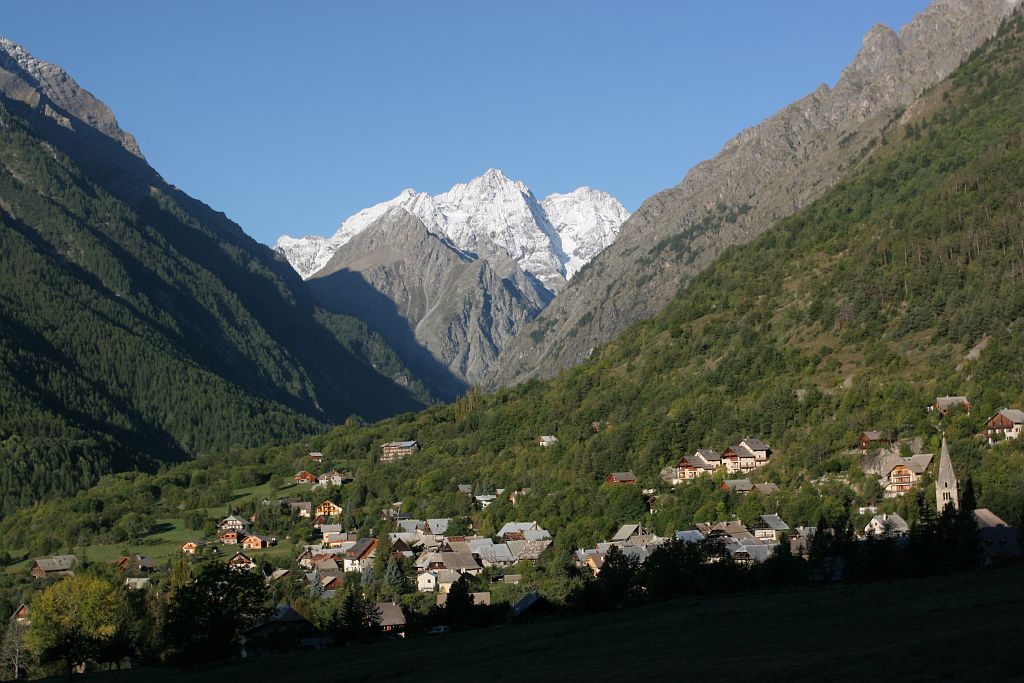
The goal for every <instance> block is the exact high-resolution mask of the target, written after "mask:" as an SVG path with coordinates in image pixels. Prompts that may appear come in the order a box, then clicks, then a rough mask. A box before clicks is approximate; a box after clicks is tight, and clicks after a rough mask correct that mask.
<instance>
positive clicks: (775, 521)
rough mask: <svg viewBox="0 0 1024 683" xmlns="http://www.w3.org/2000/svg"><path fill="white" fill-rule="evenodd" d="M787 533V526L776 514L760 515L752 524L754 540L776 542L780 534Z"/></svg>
mask: <svg viewBox="0 0 1024 683" xmlns="http://www.w3.org/2000/svg"><path fill="white" fill-rule="evenodd" d="M787 531H789V525H788V524H786V523H785V522H783V521H782V518H781V517H779V516H778V515H776V514H771V515H761V516H760V518H758V520H757V522H755V523H754V538H760V539H761V540H770V541H778V540H779V539H780V538H781V537H782V534H784V533H786V532H787Z"/></svg>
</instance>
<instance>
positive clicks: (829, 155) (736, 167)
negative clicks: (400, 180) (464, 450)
mask: <svg viewBox="0 0 1024 683" xmlns="http://www.w3.org/2000/svg"><path fill="white" fill-rule="evenodd" d="M1017 4H1018V2H1017V0H1010V1H1007V0H977V1H976V0H939V1H938V2H934V3H932V5H931V6H929V7H928V8H927V9H926V10H925V11H924V12H922V13H921V14H920V15H918V16H917V17H916V18H915V19H914V20H913V21H912V22H910V23H909V24H908V25H907V26H905V27H903V29H902V30H901V31H900V32H899V33H898V34H897V33H895V32H894V31H893V30H892V29H889V28H887V27H885V26H881V25H879V26H875V27H874V28H872V29H871V31H870V32H869V33H868V34H867V36H865V38H864V45H863V47H862V49H861V50H860V52H859V53H858V54H857V56H856V58H855V59H854V60H853V62H852V63H851V64H850V65H849V66H848V67H847V68H846V69H845V70H844V71H843V74H842V76H841V77H840V78H839V80H838V82H837V83H836V85H835V86H834V87H832V88H829V87H828V86H826V85H822V86H821V87H819V88H818V89H817V90H815V91H814V92H813V93H811V94H809V95H807V96H806V97H804V98H802V99H801V100H798V101H797V102H795V103H793V104H792V105H790V106H788V107H786V108H784V109H782V110H781V111H780V112H778V113H777V114H775V115H774V116H772V117H771V118H769V119H767V120H766V121H764V122H763V123H761V124H759V125H757V126H754V127H753V128H750V129H748V130H745V131H743V132H741V133H740V134H739V135H738V136H737V137H736V138H734V139H733V140H731V141H730V142H728V143H726V145H725V146H724V147H723V149H722V151H721V152H720V153H719V154H718V155H717V156H716V157H715V158H714V159H711V160H709V161H706V162H703V163H701V164H698V165H697V166H696V167H694V168H693V169H692V170H691V171H690V172H689V173H688V174H687V175H686V178H684V179H683V181H682V182H681V183H680V184H679V185H677V186H675V187H673V188H670V189H668V190H665V191H663V192H660V193H658V194H656V195H654V196H653V197H651V198H650V199H648V200H647V201H645V202H644V203H643V205H642V206H641V207H640V208H639V209H637V211H636V212H634V214H633V215H632V216H631V217H630V218H629V219H628V220H627V221H626V222H625V223H624V224H623V226H622V229H621V233H620V236H619V238H618V239H617V240H616V242H615V243H614V244H613V245H612V246H611V247H609V248H608V249H606V250H605V251H604V252H602V253H601V254H600V255H599V256H598V257H597V258H596V259H594V261H592V262H591V263H590V264H589V265H588V266H587V267H585V268H583V269H582V270H581V271H580V272H579V273H578V274H577V276H576V277H575V278H573V280H572V282H570V283H569V285H568V286H567V287H566V288H565V290H564V291H562V292H561V294H560V295H559V296H558V298H556V300H555V301H554V302H552V304H551V305H550V306H549V307H548V308H546V309H545V310H544V311H543V312H542V313H541V314H540V315H538V316H537V317H536V318H535V319H534V320H533V322H532V323H531V324H530V325H529V326H527V328H526V329H525V330H524V331H523V333H522V334H520V335H518V336H517V337H516V339H515V340H513V341H512V342H511V343H509V344H508V346H507V347H506V348H505V349H504V351H503V352H502V356H501V357H500V358H499V360H498V362H497V363H496V364H495V367H494V370H493V371H492V376H491V380H490V382H489V383H490V384H494V385H498V386H503V385H504V386H508V385H512V384H515V383H517V382H521V381H524V380H526V379H529V378H532V377H549V376H552V375H553V374H555V373H557V372H558V371H559V370H563V369H565V368H568V367H572V366H573V365H575V364H576V363H578V362H580V361H581V360H583V359H584V358H586V357H587V355H588V354H589V353H590V352H591V350H592V349H594V348H595V347H597V346H599V345H601V344H603V343H605V342H608V341H610V340H612V339H613V338H615V337H616V336H617V335H618V334H619V333H620V332H621V331H622V330H623V329H625V328H626V327H627V326H628V325H629V324H631V323H633V322H635V321H637V320H641V319H644V318H648V317H650V316H653V315H654V314H655V313H657V312H658V311H660V310H661V309H662V307H664V306H665V305H666V304H667V303H668V302H669V301H670V300H672V298H673V297H674V296H675V294H676V292H677V291H678V290H679V288H680V287H681V286H685V285H686V284H687V283H688V282H689V281H690V279H691V278H692V277H693V276H694V275H696V274H697V273H699V272H700V271H701V270H703V269H704V268H706V267H707V266H708V265H710V264H711V263H712V262H713V261H714V259H715V258H716V257H717V256H718V255H719V254H720V253H721V252H722V251H723V250H724V249H726V248H727V247H728V246H730V245H733V244H742V243H745V242H748V241H750V240H751V239H753V238H754V237H756V236H757V235H759V234H761V233H762V232H764V231H765V230H767V229H769V228H770V227H771V226H772V225H773V224H774V223H775V222H776V221H778V220H779V219H780V218H783V217H785V216H788V215H790V214H792V213H793V212H794V211H796V210H798V209H800V208H802V207H805V206H807V205H808V204H809V203H810V202H812V201H813V200H815V199H817V198H818V197H820V196H821V195H822V194H824V193H825V191H826V190H828V189H829V188H830V187H832V186H833V185H834V184H835V182H837V181H838V180H840V179H842V178H843V177H844V176H845V175H846V174H848V173H849V172H850V170H851V169H852V168H855V167H856V166H857V164H858V163H860V162H861V161H862V159H863V157H864V154H865V150H866V149H870V146H871V145H872V144H873V142H872V141H873V140H876V139H877V137H878V134H879V131H880V130H881V128H882V127H883V126H885V125H886V124H887V122H888V121H889V119H890V118H891V116H892V113H893V112H894V111H896V110H898V109H899V108H901V107H906V106H907V105H909V104H910V103H911V102H912V101H913V100H914V98H916V97H917V96H918V95H919V94H920V93H921V92H922V91H923V90H924V89H925V88H927V87H929V86H932V85H934V84H935V83H937V82H938V81H940V80H941V79H942V78H944V77H945V76H946V75H948V74H949V73H950V72H952V71H953V69H955V68H956V67H957V66H958V65H959V64H960V62H961V61H962V60H963V59H964V58H965V57H966V56H967V55H968V54H969V53H970V52H971V51H972V50H973V49H974V48H975V47H977V46H978V45H979V44H980V43H981V42H982V41H983V40H985V39H986V38H987V37H989V36H991V35H992V34H993V33H994V32H995V30H996V27H997V26H998V25H999V23H1000V21H1001V20H1002V19H1003V18H1004V17H1005V16H1007V15H1008V14H1009V13H1010V12H1011V11H1013V8H1014V7H1015V6H1016V5H1017Z"/></svg>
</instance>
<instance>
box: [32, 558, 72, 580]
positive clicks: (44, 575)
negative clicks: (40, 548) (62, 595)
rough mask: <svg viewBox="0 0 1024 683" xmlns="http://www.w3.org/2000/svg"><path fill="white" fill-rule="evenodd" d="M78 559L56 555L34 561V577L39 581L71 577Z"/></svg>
mask: <svg viewBox="0 0 1024 683" xmlns="http://www.w3.org/2000/svg"><path fill="white" fill-rule="evenodd" d="M76 564H78V558H77V557H75V556H74V555H54V556H52V557H40V558H38V559H36V560H33V561H32V569H31V572H32V576H34V577H36V578H37V579H50V578H53V577H55V576H69V575H72V574H74V573H75V572H74V569H75V565H76Z"/></svg>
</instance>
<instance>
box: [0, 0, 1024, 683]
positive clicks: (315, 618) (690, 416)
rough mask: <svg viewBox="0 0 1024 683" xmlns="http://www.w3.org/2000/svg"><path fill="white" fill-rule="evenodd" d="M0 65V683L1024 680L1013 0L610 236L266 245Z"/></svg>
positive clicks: (887, 34) (540, 211) (1020, 70)
mask: <svg viewBox="0 0 1024 683" xmlns="http://www.w3.org/2000/svg"><path fill="white" fill-rule="evenodd" d="M0 48H2V50H0V496H2V499H0V502H2V506H3V507H2V509H0V515H2V517H0V617H2V618H5V619H6V617H8V615H10V619H9V620H8V621H9V624H10V625H9V626H8V628H7V629H6V633H5V635H4V638H3V642H2V644H0V667H3V666H7V667H8V668H7V669H6V671H13V672H14V676H13V678H17V677H19V676H21V675H22V674H23V672H24V668H21V669H18V668H17V667H20V666H22V663H23V662H27V666H28V671H29V673H30V675H31V676H35V677H43V676H54V675H57V674H59V673H64V674H67V675H68V676H71V672H72V671H74V670H75V668H76V667H78V668H81V669H83V670H92V671H91V673H90V674H89V675H90V676H94V677H96V679H97V680H111V681H115V680H120V681H135V680H138V681H147V683H148V682H149V681H162V680H180V679H181V678H183V677H184V678H186V679H187V680H199V681H203V680H211V681H212V680H218V681H223V680H246V681H263V680H267V681H274V682H275V683H278V682H281V681H292V680H295V681H306V680H308V679H309V678H311V677H324V676H326V677H327V678H335V677H338V676H339V675H341V676H343V677H344V678H345V679H346V680H353V681H357V680H417V681H432V680H439V681H447V680H454V679H457V678H459V677H464V676H466V675H467V672H468V671H469V670H470V668H471V667H478V665H479V662H480V661H481V660H484V661H487V662H488V664H489V665H490V666H489V669H488V674H487V676H488V677H489V678H494V679H495V680H498V681H516V680H554V679H558V680H566V681H570V680H585V681H595V680H597V681H603V680H620V679H621V678H622V677H623V676H636V675H643V676H646V677H648V678H652V679H654V680H661V679H663V678H668V677H670V676H673V675H675V676H678V672H679V671H681V670H682V668H683V667H685V668H686V671H687V673H688V674H689V675H691V676H692V677H696V678H698V679H701V680H703V679H706V680H733V679H735V678H736V677H737V676H738V675H743V674H741V673H737V672H738V671H740V670H742V671H743V673H744V674H745V673H747V672H748V671H749V670H750V669H751V667H754V668H756V670H757V672H758V674H757V675H758V676H759V677H763V678H765V679H766V680H787V681H793V680H821V679H823V678H824V679H828V680H847V679H850V680H857V679H862V678H878V679H880V680H892V679H896V678H898V679H905V680H1014V679H1016V678H1019V676H1020V664H1019V656H1018V651H1017V648H1016V647H1014V645H1015V644H1016V643H1017V642H1018V641H1017V640H1016V638H1017V636H1016V635H1015V634H1016V630H1015V629H1017V627H1018V623H1019V619H1020V606H1021V605H1022V604H1024V550H1022V548H1024V535H1022V534H1021V531H1020V530H1021V529H1022V528H1024V363H1022V362H1021V358H1022V356H1024V7H1022V2H1021V0H936V1H935V2H933V3H932V4H931V5H930V6H929V7H928V8H927V9H926V10H925V11H924V12H923V13H921V14H919V15H917V16H916V17H915V18H914V19H913V20H912V21H911V22H910V23H908V24H907V25H906V26H904V27H903V28H902V29H901V30H899V31H898V32H897V31H894V30H892V29H889V28H887V27H884V26H876V27H875V28H873V29H871V30H870V32H869V33H868V34H867V36H866V37H865V38H864V41H863V46H862V48H861V50H860V51H859V53H858V54H857V55H856V57H855V58H854V59H853V61H852V62H851V63H850V64H849V66H847V67H846V68H845V70H843V72H842V74H841V75H839V78H838V81H837V82H836V84H835V86H834V87H828V86H824V85H823V86H821V87H820V88H819V89H818V90H816V91H814V92H813V93H811V94H809V95H807V96H806V97H804V98H802V99H800V100H799V101H797V102H795V103H793V104H791V105H789V106H787V107H785V108H784V109H782V110H781V111H780V112H778V113H777V114H775V115H774V116H772V117H770V118H768V119H767V120H765V121H764V122H762V123H761V124H759V125H757V126H755V127H753V128H751V129H748V130H745V131H743V132H741V133H739V135H738V136H737V137H736V138H735V139H733V140H732V141H730V142H729V143H727V144H726V146H725V147H724V148H723V149H722V151H721V152H720V153H719V154H718V155H717V156H716V157H715V158H713V159H711V160H708V161H705V162H703V163H701V164H698V165H697V166H696V167H694V168H693V169H691V170H690V171H689V172H688V173H687V174H686V176H685V177H684V179H683V180H682V181H681V182H680V183H679V184H678V185H677V186H675V187H672V188H669V189H667V190H664V191H662V192H659V193H657V194H655V195H653V196H652V197H650V198H649V199H648V200H646V201H645V202H644V203H643V205H642V206H641V207H640V208H639V209H638V210H637V211H636V212H634V213H633V214H632V215H629V214H628V213H627V211H626V210H625V209H624V208H623V206H622V205H621V204H620V203H619V202H618V201H617V200H616V199H615V198H613V197H612V196H610V195H608V194H606V193H603V192H600V191H597V190H593V189H590V188H580V189H578V190H576V191H574V192H571V193H568V194H564V195H562V194H556V195H551V196H548V197H546V198H544V199H541V200H538V199H537V198H536V197H535V196H534V195H533V193H532V192H531V191H530V190H529V188H528V187H527V186H526V185H525V184H524V183H522V182H520V181H517V180H512V179H509V178H507V177H506V176H505V175H504V174H503V173H502V172H501V171H498V170H496V169H491V170H487V171H486V172H485V173H483V174H482V175H481V176H479V177H477V178H474V179H472V180H470V181H469V182H466V183H464V184H458V185H455V186H454V187H452V189H451V190H449V191H447V192H444V193H441V194H438V195H429V194H425V193H417V192H415V191H413V190H405V191H402V192H401V193H400V194H399V195H398V196H396V197H395V198H393V199H391V200H389V201H386V202H383V203H380V204H376V205H374V206H371V207H369V208H367V209H363V210H362V211H359V212H358V213H356V214H354V215H353V216H351V217H349V218H348V219H346V220H344V221H343V223H342V224H341V226H340V228H339V229H338V230H337V231H336V232H335V233H334V234H333V235H332V236H331V237H304V238H298V239H296V238H291V237H281V238H280V239H279V240H278V241H277V244H276V245H275V247H274V248H273V249H272V248H270V247H267V246H263V245H261V244H259V243H257V242H255V241H254V240H252V239H251V238H249V237H248V236H246V234H245V233H244V232H243V231H242V229H241V228H240V227H239V226H238V225H236V224H234V223H232V222H231V221H230V220H229V219H228V218H226V217H225V216H224V215H223V214H220V213H217V212H216V211H214V210H212V209H210V208H209V207H207V206H205V205H204V204H202V203H200V202H198V201H197V200H194V199H192V198H190V197H188V196H186V195H185V194H183V193H182V192H181V191H179V190H177V189H176V188H174V187H172V186H170V185H169V184H168V183H166V182H165V181H164V180H163V179H162V178H161V177H160V176H159V175H158V174H157V172H156V171H154V170H153V169H152V168H150V166H149V165H148V164H147V162H146V161H145V159H144V158H143V157H142V154H141V151H140V149H139V147H138V145H137V144H136V143H135V140H134V138H132V137H131V136H130V135H129V134H128V133H126V132H124V131H122V130H121V128H120V127H119V126H118V124H117V121H116V120H115V118H114V116H113V114H112V113H111V112H110V111H109V110H108V109H107V108H106V107H105V106H104V105H103V104H102V103H100V102H99V101H98V100H96V99H95V98H94V97H93V96H92V95H90V94H89V93H88V92H86V91H84V90H83V89H81V88H80V87H79V86H77V85H76V84H75V83H74V81H73V80H71V78H70V76H68V75H67V74H66V73H65V72H63V71H62V70H61V69H60V68H58V67H56V66H54V65H50V64H46V63H43V62H39V61H37V60H35V59H33V58H32V57H31V56H30V55H29V54H28V53H27V52H25V50H23V49H22V48H20V47H19V46H17V45H15V44H13V43H10V42H6V41H4V42H0ZM657 96H658V93H657V92H649V93H643V101H644V102H649V101H651V102H653V101H656V100H657ZM683 170H684V169H680V172H683ZM367 203H369V202H367ZM69 615H70V617H69ZM893 615H896V616H897V617H898V618H899V619H900V623H901V627H902V630H901V631H900V633H899V634H898V636H897V637H892V636H891V634H888V633H886V634H881V635H880V631H879V626H878V625H879V623H883V622H884V619H887V618H893ZM496 627H501V628H500V629H499V628H496ZM809 629H813V637H811V638H810V639H808V630H809ZM706 632H714V633H733V632H739V633H747V632H750V633H755V632H756V634H757V635H759V636H761V639H760V640H757V639H753V640H751V639H748V640H747V641H744V643H745V644H744V643H740V644H735V643H732V642H731V640H735V639H726V640H730V642H728V643H709V644H705V643H702V644H701V645H700V646H697V647H690V648H684V649H680V648H679V647H678V644H679V643H680V642H693V638H694V635H695V634H697V633H706ZM769 638H770V640H769ZM880 638H881V639H882V640H885V642H886V648H883V649H887V650H888V654H884V655H883V654H882V653H881V652H880V650H879V645H878V643H879V642H880ZM740 640H743V639H740ZM379 641H380V642H379ZM769 642H770V643H772V646H771V647H758V646H759V645H763V644H764V643H769ZM338 647H346V648H348V649H347V650H345V651H343V652H342V651H340V650H338V649H337V648H338ZM316 650H323V651H322V652H318V651H316ZM937 650H938V651H941V652H942V653H943V654H945V655H947V656H935V652H936V651H937ZM623 652H629V653H631V654H632V655H633V656H629V657H622V656H621V653H623ZM951 653H955V654H956V656H952V654H951ZM255 655H262V656H259V657H255ZM250 657H254V659H250ZM12 658H13V659H12ZM225 660H235V661H225ZM11 662H14V664H13V665H12V664H11ZM339 662H344V669H342V668H341V667H342V665H341V664H339ZM723 662H730V663H734V665H733V666H723V665H722V664H723ZM755 662H756V663H755ZM123 665H127V666H128V667H129V670H127V671H124V672H121V671H120V668H121V667H122V666H123ZM115 667H117V668H118V671H117V672H116V673H115V672H113V671H112V669H113V668H115ZM104 668H105V669H107V670H108V671H102V669H104ZM0 671H5V670H3V669H0ZM341 671H344V673H343V674H342V673H340V672H341Z"/></svg>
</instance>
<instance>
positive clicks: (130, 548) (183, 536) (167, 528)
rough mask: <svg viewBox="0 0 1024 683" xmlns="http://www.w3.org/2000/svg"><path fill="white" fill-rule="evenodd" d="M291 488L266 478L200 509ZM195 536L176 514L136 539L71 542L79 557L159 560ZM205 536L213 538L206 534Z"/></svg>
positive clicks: (219, 510) (218, 508)
mask: <svg viewBox="0 0 1024 683" xmlns="http://www.w3.org/2000/svg"><path fill="white" fill-rule="evenodd" d="M295 490H296V489H295V485H294V484H292V483H291V482H288V483H287V484H285V485H284V486H282V487H281V488H280V489H276V490H275V489H273V488H271V486H270V484H269V482H268V483H264V484H260V485H258V486H250V487H247V488H241V489H236V490H235V491H233V492H232V494H231V498H230V499H229V500H226V501H224V502H223V503H221V504H219V505H215V506H212V507H208V508H204V509H203V511H204V512H205V513H206V514H207V515H208V516H209V517H211V518H215V519H219V518H221V517H224V516H226V515H227V507H228V505H231V504H237V503H241V502H242V501H246V500H249V499H253V498H254V499H256V500H262V499H263V498H282V497H287V496H289V495H293V494H294V492H295ZM199 538H202V533H201V532H198V531H194V530H192V529H189V528H187V527H186V526H185V521H184V520H183V519H182V518H180V517H173V518H170V517H168V518H158V519H156V520H155V523H154V525H153V528H152V529H151V530H150V532H149V533H148V534H146V535H145V536H143V537H141V538H139V539H138V540H135V541H126V542H124V543H93V544H90V545H86V546H75V547H74V549H73V552H74V553H75V554H77V555H78V556H79V558H81V557H86V558H88V560H89V561H90V562H114V561H116V560H117V559H118V558H120V557H123V556H125V555H126V554H141V555H147V556H149V557H152V558H153V559H155V560H157V561H158V562H160V563H161V564H163V563H164V562H165V561H166V560H168V559H170V558H173V557H177V556H178V554H179V551H180V549H181V544H182V543H184V542H185V541H187V540H189V539H199ZM206 540H213V539H209V538H207V539H206ZM241 549H242V548H241V547H238V548H231V547H226V548H224V549H223V552H226V553H227V556H228V557H230V556H231V555H232V554H234V551H235V550H241ZM23 552H24V551H20V550H19V551H16V552H15V554H16V555H20V554H22V553H23ZM265 552H272V551H253V552H252V553H251V554H253V556H259V555H261V554H263V553H265ZM54 554H59V553H54ZM33 559H34V558H32V557H29V558H27V559H25V560H23V561H21V562H17V563H14V564H11V565H8V566H7V567H4V568H3V572H4V573H7V574H23V573H27V572H28V571H29V569H30V568H31V567H32V560H33Z"/></svg>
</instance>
